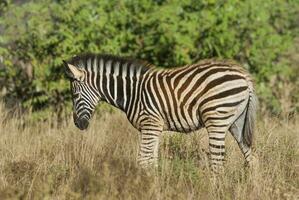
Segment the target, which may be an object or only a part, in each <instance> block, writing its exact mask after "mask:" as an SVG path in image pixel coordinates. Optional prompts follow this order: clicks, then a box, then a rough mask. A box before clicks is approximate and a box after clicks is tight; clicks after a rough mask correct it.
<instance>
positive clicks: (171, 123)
mask: <svg viewBox="0 0 299 200" xmlns="http://www.w3.org/2000/svg"><path fill="white" fill-rule="evenodd" d="M201 121H202V120H201V119H200V116H199V114H195V115H193V116H192V115H191V113H188V112H186V111H184V110H183V109H181V110H178V111H177V112H175V113H172V114H171V115H169V113H168V115H167V117H166V119H164V124H165V126H164V130H165V131H176V132H184V133H189V132H192V131H196V130H198V129H200V128H203V127H204V126H203V124H202V122H201Z"/></svg>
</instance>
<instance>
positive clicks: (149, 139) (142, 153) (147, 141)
mask: <svg viewBox="0 0 299 200" xmlns="http://www.w3.org/2000/svg"><path fill="white" fill-rule="evenodd" d="M162 130H163V126H160V125H159V124H158V123H156V122H155V121H153V120H148V121H146V122H143V123H142V126H141V135H140V143H139V154H138V159H137V160H138V163H139V164H140V165H141V166H142V167H148V166H151V165H154V167H157V166H158V151H159V137H160V135H161V133H162Z"/></svg>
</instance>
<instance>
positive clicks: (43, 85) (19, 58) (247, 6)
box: [0, 0, 299, 111]
mask: <svg viewBox="0 0 299 200" xmlns="http://www.w3.org/2000/svg"><path fill="white" fill-rule="evenodd" d="M5 2H6V1H5ZM7 2H9V1H7ZM298 8H299V3H298V1H296V0H288V1H280V0H265V1H260V0H252V1H239V0H230V1H224V0H221V1H215V0H206V1H198V0H184V1H178V0H172V1H166V0H159V1H149V0H141V1H131V0H125V1H117V0H113V1H106V0H91V1H83V0H73V1H68V0H59V1H50V0H41V1H29V2H27V3H23V4H18V5H15V4H11V3H6V4H5V6H2V4H0V11H1V10H2V11H3V16H2V17H1V18H0V29H1V27H2V28H3V33H4V34H1V36H0V55H1V56H2V60H3V65H4V66H5V68H2V72H1V60H0V81H1V80H2V83H3V84H1V87H5V88H6V89H7V95H6V97H7V98H8V99H13V100H18V102H20V104H21V105H22V106H23V107H25V108H26V107H27V108H28V107H32V108H33V109H34V110H45V109H48V108H53V109H55V110H58V111H59V110H61V109H62V107H65V104H66V103H67V102H70V101H68V100H69V99H70V96H69V92H68V81H67V80H66V79H65V78H64V74H63V69H62V67H61V64H62V59H66V58H69V57H70V56H73V55H74V54H78V53H81V52H97V53H99V52H100V53H110V54H118V55H125V56H132V57H137V58H141V59H145V60H148V61H150V62H152V63H154V64H156V65H158V66H165V67H171V66H174V65H176V66H177V65H183V64H187V63H192V62H195V61H198V60H200V59H203V58H210V57H220V58H229V59H235V60H238V61H239V62H241V63H242V64H243V65H244V66H245V67H246V68H248V69H249V70H250V72H251V73H253V74H254V76H255V78H256V81H257V88H258V93H259V96H260V97H261V99H262V102H264V103H265V105H267V106H268V108H271V109H272V110H275V111H279V110H280V109H281V105H280V103H281V102H280V101H279V98H280V97H279V95H276V94H275V93H274V92H273V91H275V90H276V89H279V88H277V87H278V86H277V85H276V84H274V85H271V84H270V83H271V81H272V82H273V81H274V82H276V81H281V82H283V81H292V80H294V79H295V78H296V77H297V76H298V71H299V70H297V72H296V73H295V71H294V67H292V65H294V64H292V63H291V62H290V61H288V59H282V58H284V54H283V52H287V51H289V49H291V48H292V45H293V41H294V38H295V36H296V34H298V29H296V23H297V22H296V16H297V15H298V10H299V9H298ZM297 18H298V17H297ZM0 31H1V30H0ZM1 56H0V59H1ZM273 77H274V80H273ZM270 86H271V87H270ZM294 98H295V96H294ZM292 101H293V100H292Z"/></svg>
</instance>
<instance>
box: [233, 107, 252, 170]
mask: <svg viewBox="0 0 299 200" xmlns="http://www.w3.org/2000/svg"><path fill="white" fill-rule="evenodd" d="M245 118H246V112H245V111H244V112H243V113H242V114H241V115H240V116H239V118H238V119H237V120H236V121H235V122H234V123H233V124H232V125H231V127H230V128H229V131H230V132H231V134H232V135H233V137H234V138H235V139H236V141H237V143H238V145H239V147H240V150H241V152H242V153H243V155H244V158H245V160H246V164H248V165H249V167H250V168H253V167H254V165H257V159H256V157H255V156H254V155H253V152H252V147H251V144H248V143H246V141H245V139H244V135H243V131H244V130H243V129H244V127H245V126H244V125H245V123H246V120H245Z"/></svg>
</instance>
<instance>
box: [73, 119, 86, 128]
mask: <svg viewBox="0 0 299 200" xmlns="http://www.w3.org/2000/svg"><path fill="white" fill-rule="evenodd" d="M75 125H76V126H77V127H78V128H79V129H80V130H85V129H87V127H88V125H89V122H88V120H87V119H86V118H81V119H80V118H79V119H77V120H75Z"/></svg>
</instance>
